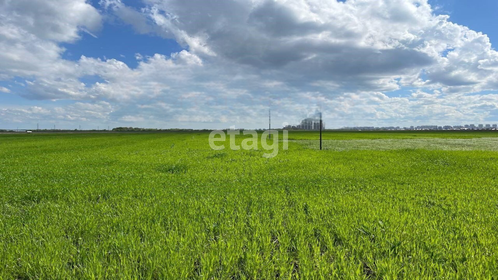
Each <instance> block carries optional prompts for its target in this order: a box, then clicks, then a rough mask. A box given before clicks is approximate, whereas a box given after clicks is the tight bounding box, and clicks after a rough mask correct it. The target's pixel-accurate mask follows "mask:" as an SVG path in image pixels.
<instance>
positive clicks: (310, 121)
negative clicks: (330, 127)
mask: <svg viewBox="0 0 498 280" xmlns="http://www.w3.org/2000/svg"><path fill="white" fill-rule="evenodd" d="M284 129H301V130H320V113H319V112H318V111H317V112H316V113H315V114H313V115H312V116H311V117H308V118H306V119H304V120H302V121H301V123H300V124H298V125H296V126H292V125H288V126H286V127H284ZM322 129H325V124H324V123H323V122H322Z"/></svg>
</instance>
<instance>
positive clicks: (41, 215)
mask: <svg viewBox="0 0 498 280" xmlns="http://www.w3.org/2000/svg"><path fill="white" fill-rule="evenodd" d="M208 135H209V134H208V133H204V132H202V133H201V132H175V133H151V134H146V133H142V134H139V133H137V134H131V133H129V134H126V133H121V134H36V133H35V134H32V135H16V134H13V135H0V279H218V278H219V279H334V278H339V279H494V278H496V276H497V275H498V262H497V259H498V234H497V233H498V215H497V214H498V191H497V183H498V152H497V151H498V148H497V147H498V145H495V143H496V144H498V141H497V140H498V138H496V137H498V132H447V133H445V132H437V133H429V132H419V133H414V132H410V133H408V132H398V133H394V132H392V133H387V132H386V133H380V132H379V133H373V132H368V133H367V132H363V133H360V132H357V133H347V132H326V133H325V135H324V138H325V149H326V150H324V151H319V150H317V147H318V143H317V142H316V141H314V140H313V141H311V140H312V139H316V138H317V134H316V133H308V132H290V134H289V139H290V140H289V150H287V151H283V150H280V151H279V154H278V156H276V157H274V158H264V157H263V156H262V155H263V153H264V152H265V151H263V150H261V149H260V150H257V151H244V150H240V151H232V150H228V149H226V150H223V151H214V150H212V149H211V148H210V147H209V144H208ZM240 140H241V139H239V140H238V141H239V142H240ZM227 143H228V140H227ZM282 144H283V143H280V145H282Z"/></svg>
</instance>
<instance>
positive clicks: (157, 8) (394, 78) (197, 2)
mask: <svg viewBox="0 0 498 280" xmlns="http://www.w3.org/2000/svg"><path fill="white" fill-rule="evenodd" d="M497 15H498V2H497V1H492V0H480V1H470V0H458V1H457V0H429V1H427V0H346V1H336V0H141V1H140V0H91V1H89V0H87V1H85V0H0V128H3V129H15V128H23V129H34V128H36V127H37V125H39V127H40V128H42V129H43V128H53V127H54V126H56V127H57V128H60V129H76V128H80V127H81V128H82V129H97V128H101V129H102V128H108V127H111V128H113V127H120V126H126V127H145V128H194V129H220V128H229V127H236V128H263V127H266V126H267V122H268V110H269V109H270V108H271V111H272V119H273V123H274V126H275V127H279V126H280V127H282V126H284V125H286V124H298V123H299V122H300V120H301V119H303V118H305V117H307V116H309V115H311V114H313V113H314V112H315V111H317V110H320V111H322V112H323V116H324V120H325V124H326V126H327V128H340V127H346V126H411V125H415V126H416V125H458V124H480V123H483V124H487V123H498V52H497V51H496V50H495V46H496V45H497V44H498V28H497V27H498V24H497V23H496V17H497Z"/></svg>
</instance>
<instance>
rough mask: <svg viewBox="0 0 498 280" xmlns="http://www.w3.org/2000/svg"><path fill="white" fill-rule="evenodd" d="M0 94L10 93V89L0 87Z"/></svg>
mask: <svg viewBox="0 0 498 280" xmlns="http://www.w3.org/2000/svg"><path fill="white" fill-rule="evenodd" d="M0 92H3V93H10V89H8V88H5V87H0Z"/></svg>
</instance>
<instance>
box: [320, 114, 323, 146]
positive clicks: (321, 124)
mask: <svg viewBox="0 0 498 280" xmlns="http://www.w3.org/2000/svg"><path fill="white" fill-rule="evenodd" d="M322 127H323V120H322V112H320V151H321V150H322V148H323V145H322Z"/></svg>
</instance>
